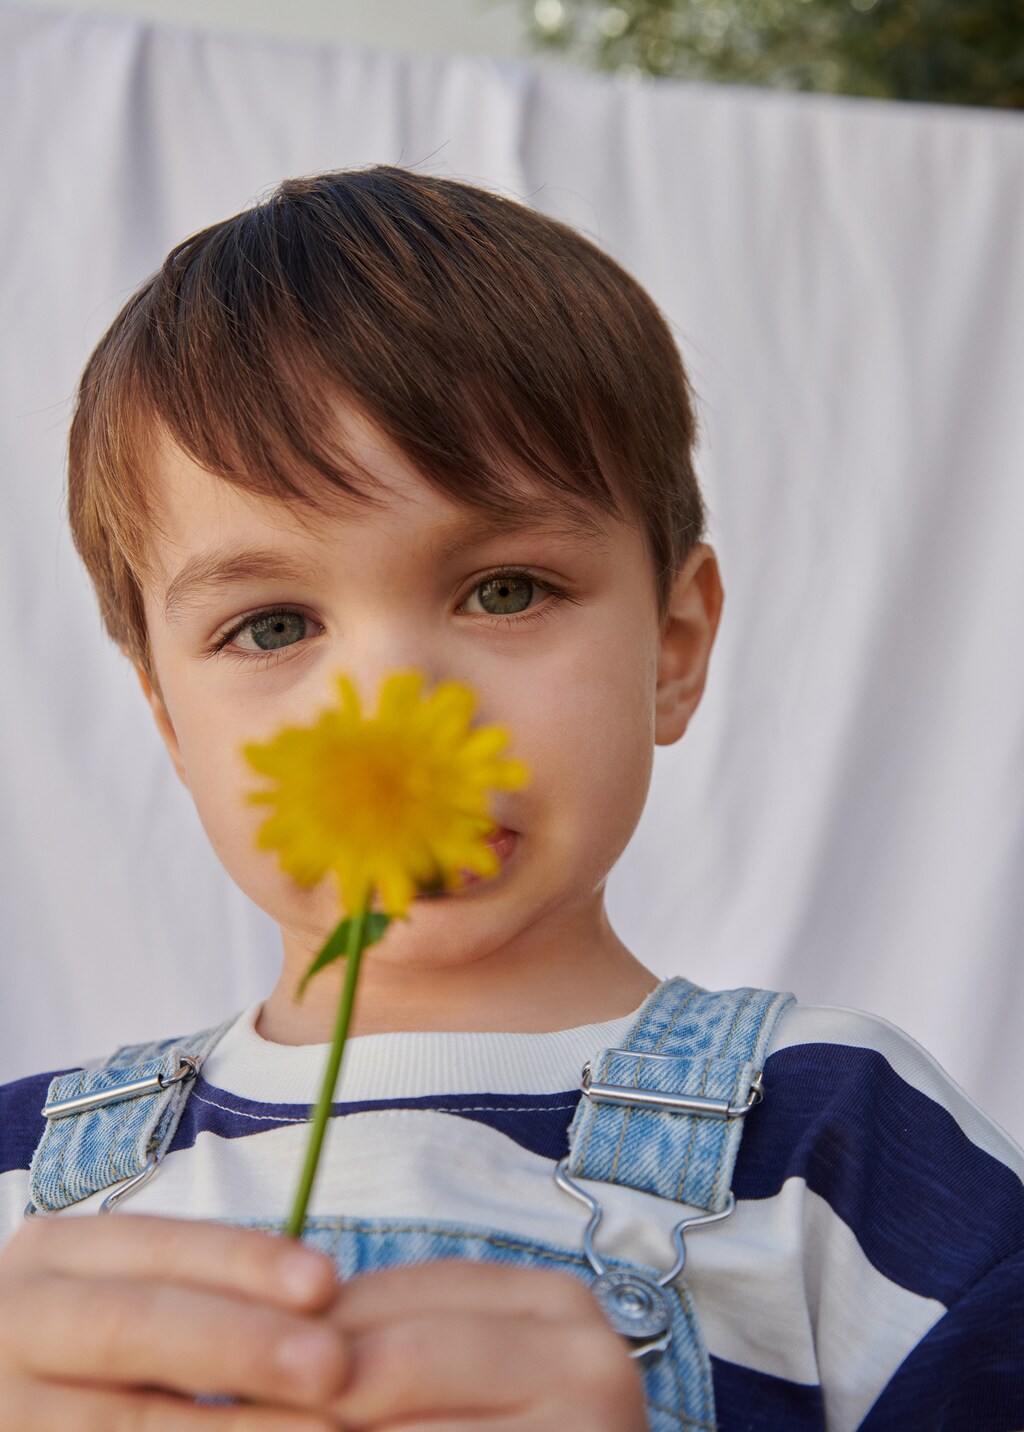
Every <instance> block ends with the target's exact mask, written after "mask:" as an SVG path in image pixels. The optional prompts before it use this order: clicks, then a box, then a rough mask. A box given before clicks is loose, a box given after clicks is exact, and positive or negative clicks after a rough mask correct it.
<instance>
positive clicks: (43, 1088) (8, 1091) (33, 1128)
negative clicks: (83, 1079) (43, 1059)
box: [0, 1068, 74, 1173]
mask: <svg viewBox="0 0 1024 1432" xmlns="http://www.w3.org/2000/svg"><path fill="white" fill-rule="evenodd" d="M72 1073H74V1069H73V1068H72V1069H54V1070H52V1071H51V1072H50V1073H49V1074H27V1075H26V1076H25V1078H24V1079H15V1080H14V1081H13V1083H11V1084H0V1173H10V1171H11V1170H12V1169H16V1168H19V1169H26V1168H28V1167H29V1165H30V1164H31V1162H32V1155H33V1154H34V1153H35V1151H36V1144H38V1142H39V1140H40V1139H41V1138H42V1137H43V1130H44V1129H45V1127H46V1120H45V1119H44V1118H43V1115H42V1108H43V1105H44V1104H45V1103H46V1096H47V1094H48V1093H49V1090H50V1083H51V1081H52V1080H53V1079H56V1078H57V1077H58V1076H59V1075H61V1074H72Z"/></svg>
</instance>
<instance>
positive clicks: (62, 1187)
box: [44, 1069, 85, 1207]
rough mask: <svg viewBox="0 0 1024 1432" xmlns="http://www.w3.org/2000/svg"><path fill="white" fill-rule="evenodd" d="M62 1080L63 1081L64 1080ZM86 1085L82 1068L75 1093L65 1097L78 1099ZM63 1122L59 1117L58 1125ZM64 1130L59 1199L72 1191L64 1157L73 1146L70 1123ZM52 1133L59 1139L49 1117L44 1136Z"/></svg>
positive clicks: (60, 1162) (58, 1163) (58, 1187)
mask: <svg viewBox="0 0 1024 1432" xmlns="http://www.w3.org/2000/svg"><path fill="white" fill-rule="evenodd" d="M61 1082H62V1083H63V1080H62V1081H61ZM84 1085H85V1070H84V1069H82V1070H81V1071H80V1072H79V1075H78V1086H77V1088H76V1089H75V1090H74V1092H73V1093H71V1094H66V1095H65V1096H64V1097H65V1098H68V1099H77V1098H78V1096H79V1094H81V1092H82V1089H83V1087H84ZM63 1122H64V1121H63V1120H62V1119H58V1120H57V1125H58V1127H59V1126H60V1125H61V1124H62V1123H63ZM64 1132H66V1135H67V1137H66V1138H65V1139H64V1140H63V1147H62V1148H61V1151H60V1158H59V1159H58V1160H57V1188H56V1192H55V1197H56V1198H58V1199H59V1198H63V1197H64V1195H65V1194H67V1193H69V1192H70V1190H69V1189H68V1186H67V1184H66V1183H65V1182H64V1159H65V1156H66V1155H67V1151H68V1149H69V1148H70V1146H71V1128H70V1124H69V1125H68V1126H67V1128H66V1131H65V1130H64V1129H61V1133H64ZM51 1133H53V1134H54V1135H55V1136H56V1137H57V1138H58V1139H59V1135H58V1134H57V1130H56V1129H55V1128H54V1125H53V1123H52V1122H51V1121H50V1120H49V1119H47V1121H46V1134H45V1135H44V1138H46V1137H48V1136H49V1135H50V1134H51ZM61 1206H62V1205H60V1204H58V1205H57V1207H61Z"/></svg>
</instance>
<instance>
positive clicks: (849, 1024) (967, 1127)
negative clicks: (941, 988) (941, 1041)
mask: <svg viewBox="0 0 1024 1432" xmlns="http://www.w3.org/2000/svg"><path fill="white" fill-rule="evenodd" d="M799 1044H842V1045H845V1046H847V1047H852V1048H858V1049H874V1050H876V1051H877V1053H879V1054H881V1055H882V1056H883V1057H884V1058H885V1059H887V1060H888V1062H889V1064H890V1066H891V1067H892V1069H893V1070H894V1071H895V1072H896V1073H897V1074H898V1075H899V1076H900V1078H901V1079H903V1080H905V1081H906V1083H908V1084H909V1085H911V1087H912V1088H914V1089H917V1090H918V1091H919V1092H920V1093H922V1094H926V1095H927V1096H928V1098H929V1099H934V1101H935V1102H936V1103H937V1104H941V1105H942V1107H943V1108H944V1109H947V1110H948V1111H949V1113H950V1114H951V1115H952V1116H953V1118H954V1119H955V1120H956V1122H957V1124H958V1125H959V1127H960V1129H961V1130H962V1132H963V1133H964V1134H965V1135H966V1137H967V1138H968V1139H970V1141H971V1143H973V1144H976V1145H977V1147H978V1148H980V1149H984V1151H985V1152H986V1153H988V1154H991V1155H992V1157H993V1158H996V1159H999V1161H1000V1163H1004V1164H1006V1165H1007V1167H1009V1168H1010V1169H1012V1170H1013V1172H1014V1173H1015V1174H1016V1175H1017V1177H1018V1178H1020V1179H1022V1180H1024V1149H1021V1148H1020V1146H1019V1145H1018V1144H1016V1143H1015V1142H1014V1141H1013V1139H1011V1138H1010V1136H1009V1134H1007V1133H1006V1132H1005V1130H1003V1129H1001V1128H1000V1127H999V1125H998V1124H997V1123H996V1122H995V1120H994V1119H990V1118H989V1116H988V1114H986V1113H985V1112H984V1110H982V1109H980V1108H979V1107H978V1105H977V1104H976V1103H975V1102H974V1100H973V1099H972V1098H971V1097H970V1095H969V1094H966V1093H965V1092H964V1091H963V1089H961V1088H960V1085H959V1084H957V1083H956V1082H955V1081H954V1080H953V1079H951V1078H950V1076H949V1075H948V1074H947V1073H946V1071H945V1069H943V1067H942V1065H941V1064H940V1063H939V1062H938V1060H936V1059H934V1058H933V1057H932V1055H930V1054H929V1053H928V1051H927V1049H924V1048H922V1046H921V1045H920V1044H918V1043H917V1042H916V1040H914V1039H912V1038H911V1037H910V1035H909V1034H907V1033H906V1032H905V1031H904V1030H902V1029H900V1028H898V1026H897V1025H895V1024H890V1023H889V1021H888V1020H886V1019H882V1018H881V1017H880V1016H879V1015H877V1014H865V1013H864V1012H862V1011H861V1010H857V1009H841V1008H837V1007H831V1006H828V1005H807V1004H796V1005H790V1007H789V1008H788V1009H787V1010H786V1011H785V1012H784V1013H783V1015H782V1016H781V1018H780V1019H779V1022H778V1024H777V1025H776V1026H775V1033H774V1035H773V1037H772V1041H771V1045H770V1048H769V1053H770V1054H774V1053H776V1051H777V1050H780V1049H790V1048H793V1047H794V1046H796V1045H799Z"/></svg>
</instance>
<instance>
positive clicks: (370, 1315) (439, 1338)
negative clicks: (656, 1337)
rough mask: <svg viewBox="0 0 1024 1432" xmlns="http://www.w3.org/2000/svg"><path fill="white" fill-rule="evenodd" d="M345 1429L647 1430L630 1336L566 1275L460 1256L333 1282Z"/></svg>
mask: <svg viewBox="0 0 1024 1432" xmlns="http://www.w3.org/2000/svg"><path fill="white" fill-rule="evenodd" d="M328 1319H329V1321H331V1322H332V1323H333V1324H334V1326H335V1327H336V1328H338V1329H340V1330H341V1331H342V1332H343V1333H344V1335H345V1340H346V1342H347V1343H348V1346H349V1355H350V1359H351V1366H350V1370H349V1375H348V1379H347V1381H346V1383H345V1386H344V1388H343V1389H342V1391H341V1393H340V1394H339V1395H338V1396H337V1397H335V1398H333V1399H332V1400H330V1401H329V1402H328V1403H327V1404H326V1405H327V1408H328V1410H329V1411H330V1412H331V1413H332V1414H333V1415H334V1416H335V1417H336V1418H337V1420H338V1424H339V1426H340V1427H341V1428H343V1429H345V1432H371V1429H372V1432H376V1429H381V1432H383V1429H387V1432H582V1429H584V1428H585V1429H586V1432H647V1428H648V1423H647V1417H646V1413H645V1411H644V1395H643V1384H642V1382H641V1378H640V1373H639V1369H638V1366H637V1363H636V1361H635V1360H634V1359H633V1358H631V1357H630V1356H629V1353H628V1351H627V1345H626V1342H625V1340H624V1339H623V1338H621V1337H620V1336H619V1335H618V1333H616V1332H614V1331H613V1330H612V1328H611V1326H610V1325H609V1323H608V1321H607V1319H606V1318H605V1316H604V1314H603V1313H602V1312H601V1309H600V1308H599V1307H598V1305H597V1302H596V1300H595V1299H594V1297H593V1295H592V1294H591V1293H590V1292H589V1290H588V1289H587V1287H586V1286H585V1285H584V1284H583V1283H581V1282H580V1281H579V1280H578V1279H577V1278H575V1277H573V1276H572V1275H571V1274H568V1273H564V1272H561V1271H555V1270H550V1269H546V1268H522V1267H516V1266H508V1265H504V1266H503V1265H501V1264H495V1263H465V1262H462V1261H461V1260H458V1259H455V1260H450V1259H445V1260H442V1261H437V1262H431V1263H424V1264H418V1265H415V1266H411V1267H398V1268H386V1269H382V1270H381V1271H380V1272H373V1273H362V1274H360V1275H359V1276H358V1277H356V1278H353V1279H352V1280H351V1281H350V1282H346V1283H343V1284H341V1285H340V1287H339V1288H338V1292H337V1298H336V1301H335V1304H334V1306H333V1308H331V1309H330V1310H329V1312H328Z"/></svg>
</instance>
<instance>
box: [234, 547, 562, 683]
mask: <svg viewBox="0 0 1024 1432" xmlns="http://www.w3.org/2000/svg"><path fill="white" fill-rule="evenodd" d="M502 580H506V581H509V580H516V581H526V582H529V584H530V585H531V586H532V587H537V588H539V589H540V590H541V591H542V592H545V593H547V596H548V598H549V600H548V601H546V602H542V603H541V604H540V605H539V606H536V607H533V608H532V609H530V610H528V611H525V612H523V613H515V614H512V615H502V614H498V613H493V612H484V613H472V615H474V616H475V617H476V620H477V621H478V622H486V623H487V624H488V625H489V626H492V627H496V628H500V629H502V630H505V631H508V630H510V629H512V628H513V627H516V626H528V625H530V624H531V623H533V622H535V621H543V620H545V619H546V618H547V617H550V616H554V615H555V613H556V611H557V609H558V606H559V605H560V603H562V602H564V601H570V602H571V601H575V598H573V597H571V596H569V594H568V592H565V591H563V590H562V589H561V588H560V587H556V586H554V585H553V584H552V583H551V582H547V581H544V580H543V579H542V578H540V577H537V576H534V574H533V573H532V572H530V571H528V570H526V569H524V568H520V567H501V568H498V569H496V570H495V571H493V572H488V573H487V574H486V575H485V576H483V577H481V578H480V580H479V581H478V582H476V583H474V585H473V587H472V590H471V591H469V592H468V593H467V594H466V597H464V598H463V603H464V602H465V601H468V600H469V598H470V597H471V596H473V595H474V593H476V592H478V591H479V590H480V588H481V587H485V586H487V584H488V583H489V582H497V581H502ZM461 605H462V603H460V606H461ZM275 617H280V618H292V617H296V618H298V620H299V621H301V622H304V623H305V624H306V626H307V627H309V626H313V627H320V629H321V630H322V627H321V624H320V623H319V622H317V621H315V620H314V619H313V618H312V617H309V616H307V615H306V613H305V612H302V611H299V610H298V609H297V608H295V607H268V608H265V609H264V610H262V611H256V612H251V613H250V614H249V615H248V616H246V617H243V618H242V620H241V621H238V622H235V624H234V625H233V626H232V627H231V628H230V629H229V630H228V631H226V632H225V633H224V634H223V635H222V636H220V637H218V638H217V639H216V641H215V642H214V643H213V645H212V647H211V648H210V654H211V655H213V656H218V655H219V656H223V657H226V658H227V659H228V660H230V661H238V662H243V663H246V664H249V665H255V666H256V667H259V666H260V665H262V666H267V665H269V664H271V663H272V662H274V661H276V660H277V658H278V657H279V656H282V655H284V654H285V653H287V652H289V651H292V650H293V649H294V648H295V647H296V646H301V645H303V641H302V640H301V639H300V640H299V641H295V642H289V643H287V644H286V645H284V646H280V647H277V648H276V649H273V650H269V651H247V650H246V649H245V648H243V647H231V646H230V645H229V643H231V642H233V641H234V639H235V637H237V636H239V635H241V633H242V632H245V631H248V630H249V628H251V627H253V626H255V625H256V623H257V622H260V621H268V620H271V619H273V618H275Z"/></svg>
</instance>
